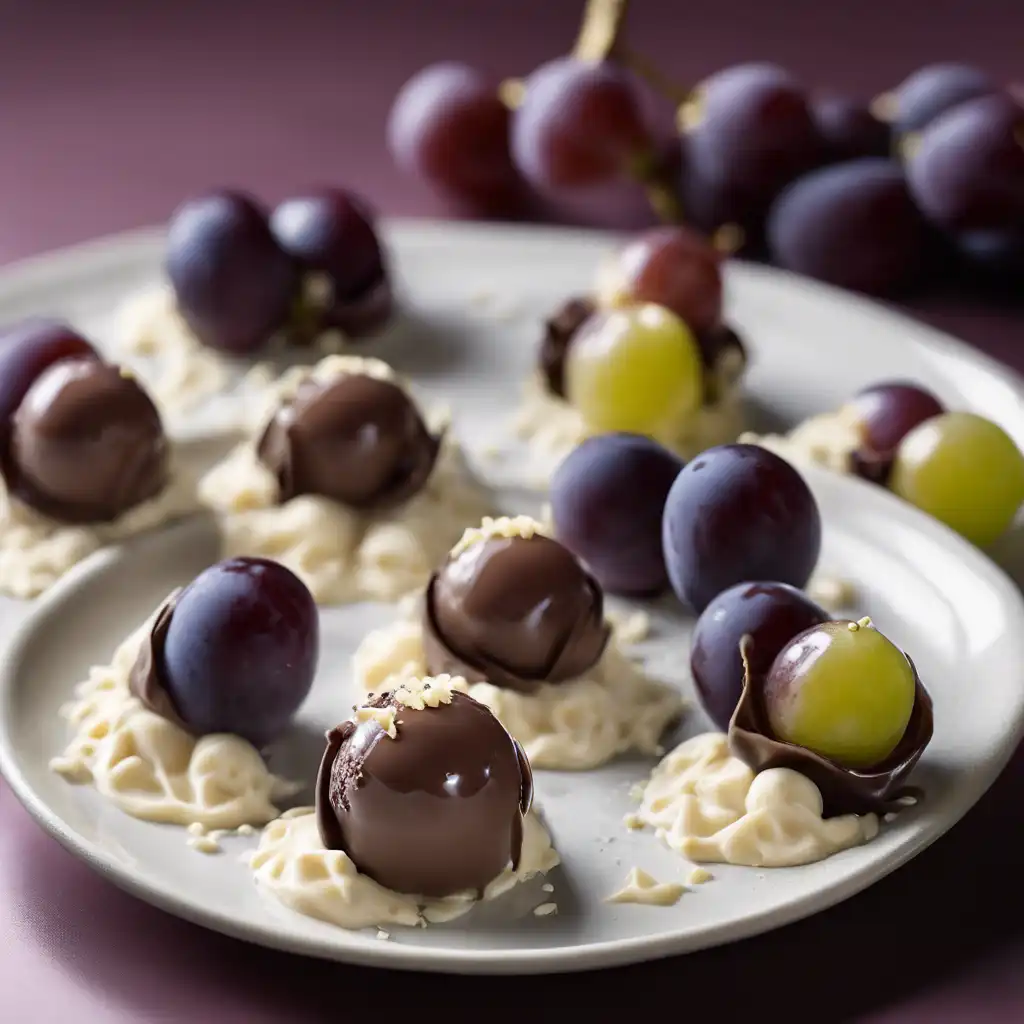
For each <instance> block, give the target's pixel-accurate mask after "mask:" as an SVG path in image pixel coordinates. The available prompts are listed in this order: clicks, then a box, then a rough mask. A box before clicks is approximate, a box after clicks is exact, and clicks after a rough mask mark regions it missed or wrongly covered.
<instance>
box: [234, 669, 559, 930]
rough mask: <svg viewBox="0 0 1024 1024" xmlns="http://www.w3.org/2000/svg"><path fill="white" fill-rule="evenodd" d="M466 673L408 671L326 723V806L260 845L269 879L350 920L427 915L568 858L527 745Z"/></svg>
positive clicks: (422, 920) (261, 869)
mask: <svg viewBox="0 0 1024 1024" xmlns="http://www.w3.org/2000/svg"><path fill="white" fill-rule="evenodd" d="M460 682H461V681H460V680H454V679H451V678H450V677H447V676H436V677H423V678H411V677H410V678H408V679H406V680H404V681H402V682H401V683H400V684H398V685H396V686H395V688H394V689H392V690H388V691H386V692H384V693H380V694H377V695H373V696H368V697H367V700H366V703H365V704H363V705H361V706H359V707H356V708H354V709H353V714H352V717H351V718H349V719H348V720H347V721H345V722H343V723H342V724H340V725H338V726H337V727H336V728H334V729H331V730H330V732H328V734H327V746H326V750H325V751H324V755H323V760H322V762H321V765H320V771H319V776H318V778H317V786H316V805H315V807H312V808H303V809H296V810H294V811H292V812H289V813H288V814H286V815H285V816H283V817H282V818H280V819H279V820H277V821H274V822H271V824H270V825H268V826H267V828H266V829H265V830H264V832H263V835H262V837H261V839H260V844H259V847H258V848H257V850H256V851H255V853H254V854H253V855H252V858H251V861H250V863H251V867H252V870H253V872H254V873H255V877H256V881H257V884H258V885H259V886H260V887H261V888H262V889H264V890H265V891H266V892H268V893H269V894H270V895H272V896H273V897H275V898H276V899H278V900H280V901H281V902H282V903H284V904H285V905H286V906H288V907H291V908H292V909H293V910H297V911H299V912H300V913H303V914H307V915H309V916H312V917H316V918H319V919H321V920H324V921H328V922H330V923H332V924H336V925H339V926H340V927H342V928H353V929H354V928H365V927H368V926H371V925H377V926H384V925H392V924H398V925H422V924H426V923H428V922H441V921H450V920H452V919H453V918H456V917H459V916H461V915H462V914H464V913H466V912H467V911H469V910H470V909H471V908H472V907H473V905H474V904H475V903H476V902H478V901H479V900H492V899H495V898H497V897H498V896H500V895H502V894H503V893H505V892H507V891H508V890H509V889H511V888H512V887H513V886H515V885H517V884H519V883H520V882H523V881H526V880H527V879H529V878H532V877H533V876H535V875H538V874H544V873H546V872H548V871H550V870H551V869H552V868H554V867H555V866H557V865H558V863H559V858H558V854H557V853H556V852H555V850H554V848H553V847H552V845H551V840H550V837H549V836H548V834H547V831H546V829H545V828H544V825H543V824H542V823H541V821H540V819H539V817H538V816H537V814H536V813H535V812H534V811H533V810H532V804H533V777H532V773H531V769H530V762H529V760H528V758H527V757H526V754H525V753H524V751H523V749H522V747H521V746H520V745H519V744H518V743H517V742H516V741H515V740H514V739H513V738H512V737H511V736H510V735H509V734H508V732H507V731H506V730H505V729H504V727H503V726H502V725H501V723H500V722H499V721H498V720H497V718H495V717H494V715H493V714H492V713H491V712H490V711H489V710H488V709H487V708H486V707H484V705H482V704H480V703H479V702H478V701H476V700H474V699H473V698H472V697H470V696H469V695H467V694H466V693H465V692H463V690H462V689H461V688H460V687H459V686H458V684H459V683H460Z"/></svg>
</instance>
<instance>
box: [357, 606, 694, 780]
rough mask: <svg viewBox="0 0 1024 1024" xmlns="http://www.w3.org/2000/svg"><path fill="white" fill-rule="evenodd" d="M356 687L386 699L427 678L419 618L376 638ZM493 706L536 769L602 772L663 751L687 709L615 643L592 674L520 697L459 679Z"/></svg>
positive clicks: (366, 644)
mask: <svg viewBox="0 0 1024 1024" xmlns="http://www.w3.org/2000/svg"><path fill="white" fill-rule="evenodd" d="M353 672H354V675H355V679H356V685H357V686H358V687H359V688H360V689H362V690H363V691H365V692H367V693H381V692H382V691H384V690H388V689H392V688H393V687H395V686H398V685H401V683H402V681H403V680H406V679H415V678H418V677H421V676H424V675H426V674H427V666H426V663H425V660H424V653H423V631H422V628H421V626H420V623H419V621H418V619H404V620H399V621H397V622H395V623H393V624H392V625H390V626H385V627H384V628H382V629H378V630H374V631H373V632H371V633H368V634H367V635H366V637H365V638H364V640H363V642H362V643H361V644H360V645H359V647H358V649H357V650H356V653H355V655H354V656H353ZM452 686H453V688H458V689H462V690H463V691H464V692H466V693H468V694H469V696H471V697H472V698H474V700H478V701H479V702H480V703H481V704H483V705H485V706H486V707H488V708H490V710H491V711H492V712H493V713H494V714H495V716H497V718H498V719H499V721H500V722H501V724H502V725H504V726H505V728H506V729H507V730H508V731H509V732H510V733H511V734H512V735H513V736H514V737H515V738H516V739H517V740H518V741H519V742H520V743H521V744H522V746H523V749H524V750H525V751H526V755H527V757H529V759H530V763H531V764H532V765H533V766H534V767H535V768H553V769H585V768H596V767H597V766H598V765H601V764H604V763H605V762H607V761H610V760H611V759H612V758H613V757H616V756H617V755H619V754H623V753H626V752H627V751H637V752H639V753H643V754H656V753H660V752H661V747H660V740H661V737H662V735H663V734H664V732H665V729H666V727H667V726H668V725H669V724H670V723H671V722H672V721H673V720H675V719H677V718H678V717H679V716H680V715H681V714H682V711H683V708H684V703H683V699H682V697H681V696H680V694H679V693H678V691H676V690H675V689H674V688H673V687H671V686H668V685H666V684H665V683H662V682H660V681H658V680H655V679H652V678H651V677H650V676H648V675H646V674H645V673H644V672H643V671H641V669H640V668H638V667H637V665H636V664H635V663H634V662H632V661H631V660H630V659H629V658H627V657H626V655H625V654H623V653H622V651H621V650H620V649H619V648H618V646H617V644H616V640H615V637H614V635H613V637H612V639H611V640H610V641H609V643H608V646H607V648H606V649H605V653H604V655H603V656H602V658H601V660H600V661H599V662H598V663H597V664H596V665H595V666H594V667H593V668H592V669H591V670H590V671H589V672H587V673H586V674H585V675H583V676H581V677H580V678H578V679H570V680H567V681H566V682H562V683H557V684H549V685H548V684H545V685H542V686H541V687H540V689H538V690H537V691H535V692H534V693H518V692H516V691H515V690H508V689H503V688H501V687H498V686H493V685H492V684H491V683H467V682H466V680H464V679H460V678H458V679H455V680H453V681H452Z"/></svg>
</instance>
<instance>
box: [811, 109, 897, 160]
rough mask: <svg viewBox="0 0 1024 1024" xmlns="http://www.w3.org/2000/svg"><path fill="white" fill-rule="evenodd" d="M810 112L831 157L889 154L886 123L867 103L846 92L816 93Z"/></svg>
mask: <svg viewBox="0 0 1024 1024" xmlns="http://www.w3.org/2000/svg"><path fill="white" fill-rule="evenodd" d="M811 112H812V114H813V115H814V123H815V124H816V125H817V126H818V132H819V134H820V135H821V138H822V140H823V142H824V144H825V147H826V149H827V150H828V156H829V158H830V159H831V160H856V159H857V158H858V157H862V156H888V155H889V154H890V151H891V149H892V133H891V132H890V130H889V126H888V125H887V124H886V123H885V122H884V121H880V120H879V119H878V118H877V117H875V115H874V114H873V113H872V112H871V110H870V108H869V107H868V105H867V104H866V103H862V102H860V101H859V100H854V99H850V98H849V97H847V96H833V95H825V96H818V97H815V99H814V101H813V102H812V104H811Z"/></svg>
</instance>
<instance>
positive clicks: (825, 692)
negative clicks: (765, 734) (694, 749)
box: [762, 619, 917, 769]
mask: <svg viewBox="0 0 1024 1024" xmlns="http://www.w3.org/2000/svg"><path fill="white" fill-rule="evenodd" d="M916 684H917V680H916V676H915V673H914V669H913V666H912V665H911V663H910V661H909V659H908V658H907V656H906V654H904V653H903V651H901V650H900V649H899V648H898V647H897V646H896V645H895V644H894V643H892V641H891V640H889V639H888V638H887V637H885V636H883V635H882V633H880V632H879V631H878V630H877V629H875V628H874V627H873V626H872V625H871V624H870V620H867V619H864V620H861V621H860V622H849V621H838V622H826V623H823V624H820V625H815V626H811V627H810V628H809V629H807V630H805V631H804V632H803V633H801V634H800V635H798V636H796V637H795V638H793V639H792V640H791V641H790V642H789V643H788V644H787V645H786V646H785V647H784V648H783V649H782V651H780V652H779V654H778V656H777V657H776V659H775V661H774V663H773V664H772V667H771V669H770V670H769V671H768V674H767V676H766V677H765V678H764V690H763V694H762V699H763V702H764V708H765V712H766V714H767V718H768V722H769V724H770V726H771V730H772V733H773V734H774V735H775V738H776V739H779V740H781V741H783V742H784V743H792V744H794V745H795V746H798V747H803V748H805V749H806V750H810V751H813V752H814V753H816V754H819V755H821V756H822V757H825V758H828V759H829V760H831V761H833V762H835V763H836V764H838V765H840V766H842V767H844V768H852V769H865V768H871V767H874V766H876V765H880V764H882V763H883V762H884V761H885V760H886V758H888V757H889V756H890V755H891V754H892V753H893V751H895V750H896V748H897V746H898V745H899V742H900V740H901V739H902V738H903V736H904V734H905V733H906V731H907V726H908V725H909V723H910V717H911V714H912V713H913V710H914V701H915V699H916V692H917V685H916Z"/></svg>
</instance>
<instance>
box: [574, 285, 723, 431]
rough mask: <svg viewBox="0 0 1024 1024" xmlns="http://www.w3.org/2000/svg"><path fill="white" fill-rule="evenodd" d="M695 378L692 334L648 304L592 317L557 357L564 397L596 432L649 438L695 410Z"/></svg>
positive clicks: (697, 359) (698, 397)
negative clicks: (562, 357) (561, 364)
mask: <svg viewBox="0 0 1024 1024" xmlns="http://www.w3.org/2000/svg"><path fill="white" fill-rule="evenodd" d="M703 376H704V370H703V366H702V362H701V355H700V348H699V346H698V344H697V340H696V338H695V337H694V335H693V332H692V331H691V330H690V329H689V328H688V327H687V326H686V324H684V323H683V321H682V320H680V319H679V317H678V316H676V315H675V314H674V313H672V312H670V311H669V310H667V309H665V308H664V307H662V306H656V305H654V304H653V303H646V304H643V305H638V306H631V307H629V308H627V309H616V310H609V311H606V312H601V313H597V314H596V315H594V316H592V317H591V318H590V319H589V320H588V321H587V322H586V324H584V326H583V327H582V328H581V329H580V331H579V333H578V334H577V335H576V337H575V338H574V339H573V342H572V345H571V346H570V347H569V351H568V354H567V356H566V361H565V390H566V397H567V398H568V399H569V401H570V403H571V404H572V405H574V406H575V407H576V408H577V409H578V410H579V413H580V415H581V416H582V417H583V421H584V423H585V424H586V426H587V427H588V429H589V430H591V431H592V432H593V433H597V434H600V433H607V432H611V431H623V432H626V433H633V434H646V435H648V436H651V435H655V436H656V435H657V434H658V433H659V431H661V430H663V429H664V428H665V426H666V425H667V424H669V423H671V422H673V421H675V420H678V419H682V418H685V417H686V416H687V415H689V414H692V413H695V412H696V411H697V410H698V409H699V408H700V405H701V401H702V398H703V384H704V381H703Z"/></svg>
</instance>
